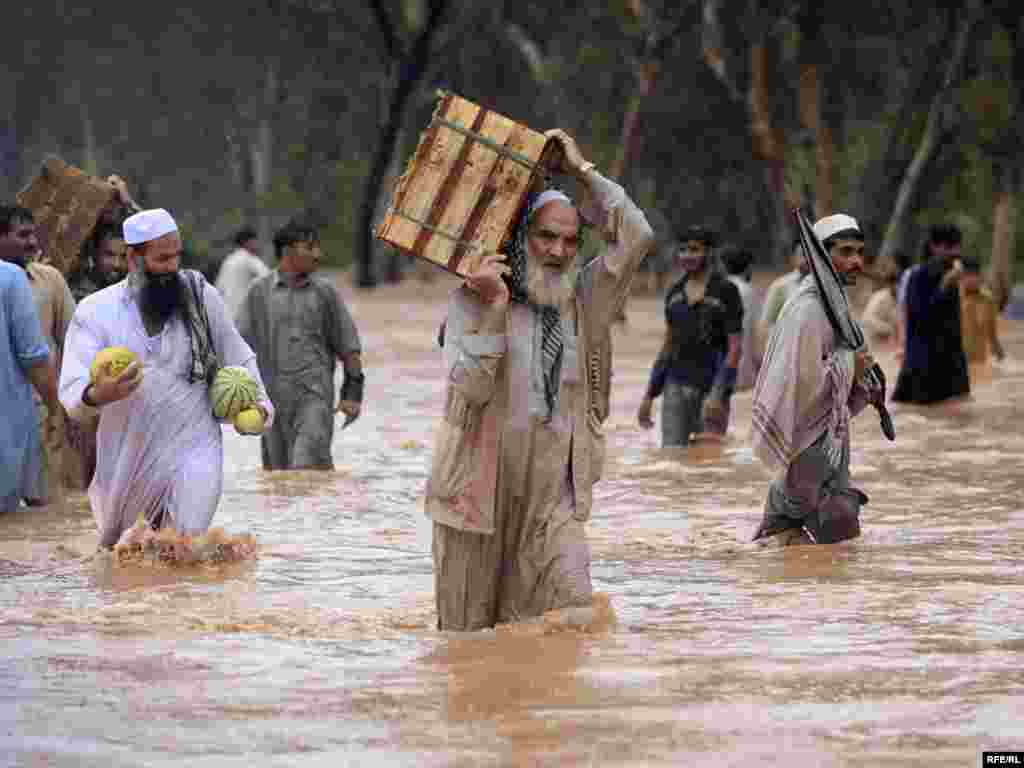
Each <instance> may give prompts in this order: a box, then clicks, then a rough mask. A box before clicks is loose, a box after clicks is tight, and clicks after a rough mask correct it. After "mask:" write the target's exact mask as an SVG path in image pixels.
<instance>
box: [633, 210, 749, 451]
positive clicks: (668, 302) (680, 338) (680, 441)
mask: <svg viewBox="0 0 1024 768" xmlns="http://www.w3.org/2000/svg"><path fill="white" fill-rule="evenodd" d="M714 246H715V234H714V233H713V232H711V231H710V230H707V229H704V228H703V227H691V228H690V229H689V230H687V232H686V234H685V235H684V237H683V239H682V241H681V244H680V249H679V255H678V257H677V258H678V259H679V262H680V265H681V266H682V268H683V269H684V270H685V273H684V275H683V277H682V278H681V279H680V280H679V282H677V283H676V284H675V285H673V286H672V287H671V288H670V289H669V291H668V294H666V296H665V321H666V323H667V325H668V331H667V333H666V335H665V343H664V344H663V345H662V348H661V351H660V352H659V353H658V357H657V359H656V360H655V362H654V369H653V370H652V371H651V380H650V384H649V385H648V387H647V394H646V396H645V397H644V399H643V402H641V404H640V410H639V411H638V412H637V420H638V421H639V422H640V426H642V427H643V428H645V429H650V428H651V427H653V426H654V421H653V419H652V418H651V409H652V407H653V404H654V399H655V398H657V397H658V396H659V395H660V394H662V392H664V393H665V402H664V405H663V407H662V414H661V433H662V445H663V446H664V447H668V446H671V445H687V444H688V443H689V442H690V436H691V435H693V434H697V433H701V432H705V431H706V432H709V433H716V434H724V433H725V428H726V424H727V423H728V422H727V418H728V405H729V399H730V398H731V397H732V392H733V389H734V388H735V386H736V366H737V364H738V363H739V358H740V352H741V340H742V333H743V303H742V300H741V299H740V294H739V291H738V290H737V289H736V286H735V285H733V284H732V283H731V282H729V280H728V278H726V276H725V275H724V274H722V273H721V271H720V270H719V269H717V268H715V267H714V261H713V248H714Z"/></svg>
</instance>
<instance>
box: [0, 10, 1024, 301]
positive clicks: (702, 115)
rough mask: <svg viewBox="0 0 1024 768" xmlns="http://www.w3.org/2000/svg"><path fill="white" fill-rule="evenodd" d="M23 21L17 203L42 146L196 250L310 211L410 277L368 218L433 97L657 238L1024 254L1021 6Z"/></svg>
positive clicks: (1002, 277)
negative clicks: (798, 239) (160, 211)
mask: <svg viewBox="0 0 1024 768" xmlns="http://www.w3.org/2000/svg"><path fill="white" fill-rule="evenodd" d="M8 24H9V27H8V44H7V45H6V46H5V47H4V48H3V49H2V50H0V56H2V57H3V59H4V61H3V65H4V70H5V73H6V75H5V77H4V78H3V79H2V80H0V82H2V83H3V85H2V86H0V97H3V104H4V107H5V108H4V109H3V110H0V163H2V164H3V168H4V184H5V186H6V189H5V190H4V192H5V197H6V198H7V199H10V198H12V197H13V195H14V193H15V192H16V191H17V190H18V189H19V188H20V187H21V186H23V185H24V184H25V183H26V182H27V181H28V179H29V178H30V177H31V176H32V175H33V173H34V172H35V170H36V169H37V168H38V166H39V164H40V162H41V161H42V159H43V158H44V157H45V156H46V155H47V154H48V153H55V154H58V155H60V156H61V157H63V158H64V159H65V160H67V161H68V162H71V163H74V164H76V165H79V166H81V167H83V168H85V169H86V170H89V171H93V172H97V173H102V174H106V173H112V172H116V173H118V174H120V175H122V176H124V177H125V178H126V179H127V180H128V181H129V184H130V187H131V189H132V191H133V193H134V194H135V196H136V197H137V199H139V200H140V202H143V203H144V204H151V205H162V206H165V207H168V208H170V209H171V210H173V211H174V212H175V214H176V215H177V216H178V217H179V219H180V220H181V221H182V223H183V224H184V227H185V229H186V232H187V234H188V235H189V238H190V240H191V242H192V243H193V245H194V247H195V249H196V250H197V251H199V252H200V253H209V254H222V253H223V251H224V250H225V245H224V239H225V238H226V237H227V236H228V235H229V234H230V233H231V231H232V230H233V229H234V228H235V227H237V226H238V225H240V224H241V223H243V222H249V223H255V224H257V225H258V226H259V227H260V229H261V231H262V232H263V234H264V236H265V238H266V235H268V234H269V232H270V231H271V230H272V228H273V227H275V226H277V225H278V224H280V223H281V222H283V221H284V220H285V219H287V218H289V217H290V216H292V215H293V214H294V213H296V212H297V211H306V212H307V214H308V215H310V216H312V217H314V218H315V219H316V220H317V221H318V223H319V224H320V225H321V226H322V227H323V232H324V243H325V252H326V253H327V255H328V257H329V259H330V260H331V261H332V262H333V263H334V264H337V265H348V264H351V263H355V266H356V270H355V278H356V280H357V282H358V283H360V284H363V285H369V284H372V283H373V282H375V281H377V280H380V279H393V278H395V277H397V275H398V273H399V271H400V267H401V264H402V260H401V259H396V258H394V257H393V255H392V254H388V253H386V252H383V251H382V249H381V248H380V247H379V246H378V245H377V244H375V243H374V242H373V241H372V239H371V238H370V236H369V226H370V224H371V223H372V222H374V221H375V220H376V217H377V216H379V214H380V212H381V206H382V205H383V203H384V202H385V201H386V199H387V195H388V193H389V190H390V183H391V182H392V181H393V179H394V178H395V176H396V175H397V174H398V173H400V172H401V169H402V168H403V166H404V163H405V161H406V159H407V157H408V156H409V154H410V153H411V152H412V150H413V149H414V148H415V145H416V141H417V139H418V135H419V131H420V130H421V128H422V127H424V126H425V125H426V123H427V122H428V120H429V117H430V114H431V111H432V109H433V106H434V92H435V90H436V89H437V88H446V89H450V90H452V91H455V92H456V93H459V94H460V95H463V96H465V97H467V98H470V99H472V100H474V101H477V102H479V103H481V104H483V105H485V106H487V107H489V108H492V109H496V110H498V111H500V112H503V113H504V114H507V115H509V116H510V117H512V118H514V119H516V120H519V121H520V122H524V123H526V124H528V125H530V126H531V127H534V128H536V129H538V130H543V129H545V128H549V127H554V126H561V127H564V128H566V129H567V130H568V131H569V132H570V133H572V134H574V135H575V136H576V137H577V138H578V140H579V141H580V143H581V145H582V146H583V147H584V149H585V151H586V152H587V154H588V155H589V156H591V157H592V158H593V159H594V160H595V161H596V162H597V163H598V164H599V166H600V167H601V168H602V169H605V170H606V171H607V172H609V173H610V174H612V175H614V176H616V177H617V178H619V179H620V180H622V181H623V182H624V183H625V184H626V186H627V187H628V188H629V189H630V190H631V191H632V192H633V194H634V196H635V198H636V199H637V200H638V202H639V203H640V204H641V205H642V206H643V207H644V208H645V210H647V211H648V212H649V215H650V218H651V219H652V221H653V222H654V223H655V226H656V228H657V229H658V230H659V235H661V236H662V237H664V238H666V239H668V238H670V237H671V235H672V232H673V230H676V229H678V228H680V227H682V226H685V225H686V224H688V223H692V222H700V223H705V224H709V225H712V226H715V227H717V228H719V229H720V231H722V232H723V233H724V235H725V237H726V238H727V239H728V240H730V241H732V242H735V243H738V244H744V245H747V246H749V247H751V248H752V249H753V250H754V252H755V254H756V258H757V261H758V263H760V264H778V263H780V262H781V261H782V259H783V258H784V254H785V252H786V251H787V250H788V242H789V239H790V237H791V230H790V227H789V222H788V219H787V211H788V210H789V209H790V208H792V207H793V206H795V205H805V206H809V207H812V208H814V209H816V210H817V212H819V213H822V212H827V211H831V210H838V209H842V210H847V211H850V212H851V213H853V214H854V215H856V216H857V217H858V218H859V219H860V220H861V221H862V222H863V224H864V225H865V227H866V229H867V231H868V233H869V237H870V241H869V250H870V251H871V252H872V253H873V254H877V255H878V257H879V259H881V262H885V261H891V260H892V259H894V258H895V257H896V256H897V255H898V254H899V253H900V252H903V253H917V252H918V251H919V249H920V244H921V241H922V240H923V238H924V233H925V229H926V228H927V226H928V225H930V224H932V223H935V222H938V221H940V220H945V219H952V220H954V221H955V222H956V223H958V224H959V225H960V226H961V228H962V229H963V230H964V233H965V240H966V243H965V244H966V246H967V247H966V249H965V250H966V252H968V253H971V254H973V255H976V256H978V257H979V258H980V259H981V260H982V261H983V262H989V263H994V264H996V265H998V266H999V269H997V270H996V274H995V276H994V277H995V281H996V283H997V289H998V290H999V291H1000V292H1001V293H1005V291H1006V290H1007V282H1008V280H1009V279H1010V277H1011V273H1010V272H1011V264H1012V261H1013V254H1014V253H1017V252H1019V251H1020V249H1019V248H1016V247H1015V246H1017V245H1019V244H1020V243H1021V242H1022V241H1024V233H1022V232H1021V231H1020V228H1017V227H1016V226H1015V221H1016V219H1017V213H1018V211H1019V209H1020V207H1021V202H1020V187H1021V159H1020V158H1021V153H1020V151H1019V147H1020V146H1021V138H1022V137H1021V135H1020V134H1021V130H1022V129H1021V128H1020V127H1019V126H1020V114H1019V113H1020V110H1021V87H1022V83H1024V50H1022V46H1024V28H1022V14H1021V12H1020V11H1019V10H1018V9H1017V6H1016V3H1015V2H1013V0H951V2H948V3H941V4H940V3H937V2H922V1H921V0H909V1H908V2H906V3H890V2H888V0H886V1H885V2H883V1H882V0H861V2H858V3H847V2H841V0H791V1H788V2H787V1H786V0H761V1H760V2H758V1H757V0H690V1H689V2H687V1H686V0H684V1H683V2H679V1H678V0H675V1H670V0H607V1H604V2H603V1H601V0H565V1H564V2H561V3H549V2H541V1H540V0H518V1H517V2H511V1H507V2H498V1H496V0H492V1H491V2H488V3H484V2H480V1H479V0H254V2H252V3H239V2H223V3H210V2H196V1H195V0H180V2H178V3H176V4H171V5H168V4H158V3H147V2H143V3H127V2H123V0H113V1H112V2H109V3H105V4H99V5H95V6H94V5H89V4H78V3H72V2H70V1H69V0H40V2H37V3H29V4H23V5H21V6H20V7H17V8H13V9H11V10H9V12H8ZM264 241H265V242H266V239H265V240H264Z"/></svg>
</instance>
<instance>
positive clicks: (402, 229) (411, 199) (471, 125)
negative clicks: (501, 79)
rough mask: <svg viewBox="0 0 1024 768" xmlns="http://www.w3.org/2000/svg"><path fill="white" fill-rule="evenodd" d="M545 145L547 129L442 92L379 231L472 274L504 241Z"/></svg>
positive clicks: (414, 251) (394, 242)
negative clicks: (540, 130) (534, 128)
mask: <svg viewBox="0 0 1024 768" xmlns="http://www.w3.org/2000/svg"><path fill="white" fill-rule="evenodd" d="M546 144H547V140H546V139H545V138H544V136H543V135H542V134H539V133H537V132H535V131H531V130H530V129H529V128H527V127H525V126H523V125H521V124H518V123H515V122H514V121H512V120H510V119H509V118H507V117H505V116H503V115H500V114H498V113H495V112H490V111H487V110H484V109H482V108H481V107H479V106H478V105H476V104H473V102H470V101H467V100H466V99H463V98H461V97H459V96H456V95H454V94H450V93H444V94H442V95H441V100H440V102H439V104H438V106H437V108H436V109H435V111H434V115H433V118H432V119H431V122H430V124H429V125H428V126H427V128H426V130H425V131H424V132H423V134H422V135H421V137H420V141H419V144H418V145H417V148H416V152H415V153H414V154H413V157H412V159H411V160H410V161H409V164H408V166H407V167H406V171H405V173H404V174H403V175H402V177H401V179H399V181H398V183H397V184H396V186H395V189H394V191H393V194H392V200H391V204H390V205H389V207H388V209H387V212H386V213H385V215H384V217H383V218H382V220H381V222H380V223H379V224H378V226H377V229H376V235H377V237H378V238H380V239H381V240H383V241H385V242H387V243H389V244H390V245H393V246H395V247H397V248H400V249H401V250H403V251H405V252H406V253H411V254H413V255H416V256H419V257H421V258H426V259H428V260H429V261H431V262H432V263H434V264H437V265H438V266H441V267H443V268H445V269H448V270H450V271H452V272H455V273H457V274H465V273H466V272H467V271H468V270H469V269H472V267H473V266H474V265H475V264H476V263H477V261H478V260H479V258H480V257H481V256H482V254H483V253H487V252H493V251H496V250H497V249H498V248H499V246H500V245H501V244H502V243H503V242H504V240H505V238H506V236H507V235H508V233H509V228H510V223H511V221H512V219H513V217H514V216H515V214H516V213H517V212H518V211H519V210H520V208H521V206H522V203H523V200H524V199H525V197H526V193H527V191H528V189H529V187H530V186H531V184H532V183H533V181H534V180H535V178H536V176H537V173H538V172H539V171H538V168H539V167H540V165H541V160H542V155H543V153H544V150H545V147H546Z"/></svg>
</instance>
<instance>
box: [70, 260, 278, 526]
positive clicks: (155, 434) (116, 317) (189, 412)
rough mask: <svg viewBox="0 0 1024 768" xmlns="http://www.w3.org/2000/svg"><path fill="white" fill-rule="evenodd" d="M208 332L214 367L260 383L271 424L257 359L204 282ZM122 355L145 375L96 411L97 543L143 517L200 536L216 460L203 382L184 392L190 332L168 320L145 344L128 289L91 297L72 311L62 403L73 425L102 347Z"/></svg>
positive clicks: (217, 446) (93, 497)
mask: <svg viewBox="0 0 1024 768" xmlns="http://www.w3.org/2000/svg"><path fill="white" fill-rule="evenodd" d="M203 284H204V298H205V302H206V310H207V314H208V316H209V320H210V332H211V335H212V338H213V341H214V348H215V350H216V352H217V355H218V358H219V360H220V364H221V365H241V366H244V367H245V368H246V369H247V370H248V371H249V372H250V373H251V374H252V376H253V377H254V378H255V379H256V381H258V382H259V385H260V389H261V397H260V404H261V405H262V406H263V407H264V408H265V409H266V410H267V413H268V415H269V417H270V418H269V419H268V420H267V424H266V427H269V426H270V424H271V423H272V421H273V414H274V409H273V406H272V405H271V403H270V401H269V399H267V397H266V395H265V390H264V389H263V380H262V378H261V376H260V372H259V369H258V368H257V365H256V355H255V353H253V351H252V349H251V348H250V347H249V345H248V344H246V343H245V341H244V339H242V337H241V336H240V335H239V334H238V331H237V330H236V329H235V326H234V324H233V323H232V322H231V320H230V319H229V318H228V316H227V312H226V310H225V307H224V302H223V301H222V299H221V297H220V294H219V293H218V292H217V291H216V290H215V289H214V288H213V286H211V285H209V284H208V283H205V281H204V283H203ZM111 346H122V347H127V348H128V349H130V350H131V351H132V352H134V353H135V355H136V356H137V357H138V358H139V360H140V361H141V362H142V365H143V374H144V378H143V381H142V383H141V385H140V386H139V387H138V389H136V390H135V391H134V392H133V393H132V394H131V395H129V396H128V397H127V398H125V399H124V400H121V401H118V402H116V403H110V404H108V405H104V406H101V407H100V409H99V413H100V421H99V431H98V434H97V462H96V474H95V476H94V478H93V481H92V484H91V485H90V486H89V502H90V505H91V506H92V511H93V515H94V516H95V518H96V524H97V526H98V527H99V530H100V543H101V544H102V545H104V546H110V545H113V544H114V543H116V541H117V539H118V537H119V536H120V534H121V532H122V531H123V530H124V529H126V528H127V527H129V526H131V525H132V524H133V523H134V521H135V519H136V517H137V516H138V515H139V514H140V513H142V514H143V515H145V517H146V519H147V520H153V519H155V518H156V517H157V516H159V515H160V514H161V512H163V514H165V515H167V516H169V518H170V520H169V521H168V520H167V519H166V517H165V519H164V522H165V524H166V523H168V522H170V524H173V525H174V527H175V528H176V529H177V530H178V531H179V532H181V533H189V534H198V533H202V532H204V531H205V530H206V529H207V528H208V527H209V526H210V522H211V520H212V519H213V515H214V512H215V511H216V509H217V504H218V502H219V501H220V495H221V484H222V480H223V461H224V453H223V446H222V438H221V429H220V424H219V423H218V422H217V421H216V420H215V419H214V417H213V414H212V411H211V406H210V400H209V396H208V394H207V386H206V383H205V382H202V381H199V382H195V383H190V382H189V380H188V372H189V370H190V367H191V362H192V353H191V348H190V345H189V338H188V332H187V330H186V326H185V323H184V322H183V321H182V319H181V317H179V316H177V315H175V316H174V317H172V318H171V320H169V321H168V322H167V323H166V324H165V325H164V328H163V331H162V332H161V333H159V334H158V335H156V336H152V337H150V336H147V335H146V331H145V327H144V326H143V322H142V315H141V313H140V311H139V307H138V303H137V302H136V300H135V296H134V294H133V292H132V289H131V288H130V286H129V281H127V280H125V281H122V282H120V283H118V284H117V285H113V286H110V287H109V288H105V289H103V290H101V291H98V292H97V293H94V294H92V295H91V296H89V297H87V298H86V299H84V300H83V301H82V303H81V304H79V305H78V308H77V310H76V311H75V315H74V318H73V319H72V322H71V328H70V329H69V331H68V335H67V338H66V340H65V352H64V366H63V369H62V370H61V377H60V400H61V402H62V403H63V404H64V408H65V409H66V410H67V412H68V414H69V415H70V416H71V417H72V418H74V419H77V420H82V419H84V418H87V417H88V416H89V415H90V414H91V413H95V409H92V408H90V407H89V406H87V405H85V404H84V403H83V402H82V393H83V392H84V391H85V387H86V385H87V384H88V382H89V364H90V363H91V362H92V360H93V358H94V356H95V355H96V353H97V352H99V350H101V349H103V348H104V347H111Z"/></svg>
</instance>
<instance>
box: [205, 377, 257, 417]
mask: <svg viewBox="0 0 1024 768" xmlns="http://www.w3.org/2000/svg"><path fill="white" fill-rule="evenodd" d="M258 395H259V387H258V386H257V385H256V382H255V381H254V380H253V378H252V376H250V375H249V372H248V371H247V370H246V369H245V368H243V367H241V366H240V365H228V366H225V367H224V368H221V369H220V370H219V371H217V375H216V376H214V378H213V384H211V385H210V404H211V405H212V406H213V416H214V418H216V419H220V420H222V421H230V420H232V419H234V418H235V416H237V415H238V414H239V413H240V412H241V411H244V410H245V409H246V408H248V407H250V406H251V405H253V403H255V402H256V397H257V396H258Z"/></svg>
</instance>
